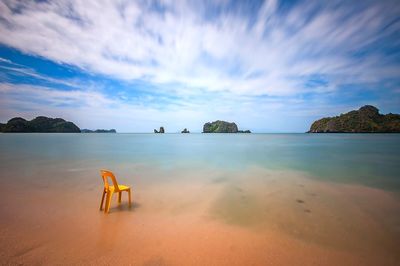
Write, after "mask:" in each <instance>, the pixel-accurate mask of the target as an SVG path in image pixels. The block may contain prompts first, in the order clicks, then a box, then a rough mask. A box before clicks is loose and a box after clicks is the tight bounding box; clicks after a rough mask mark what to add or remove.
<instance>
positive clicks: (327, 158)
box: [0, 134, 400, 192]
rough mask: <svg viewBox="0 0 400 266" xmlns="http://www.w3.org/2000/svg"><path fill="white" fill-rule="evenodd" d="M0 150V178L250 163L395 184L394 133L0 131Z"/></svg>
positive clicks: (398, 160) (399, 187)
mask: <svg viewBox="0 0 400 266" xmlns="http://www.w3.org/2000/svg"><path fill="white" fill-rule="evenodd" d="M0 151H1V154H0V167H1V169H3V174H2V177H3V178H4V174H5V173H7V175H11V176H12V175H18V176H21V175H23V176H25V177H26V178H29V176H30V175H31V173H36V175H37V174H38V173H37V171H38V170H37V169H38V168H43V167H53V168H55V169H57V170H58V171H67V170H71V169H72V170H73V169H75V168H76V169H80V168H82V167H85V166H86V167H88V168H90V169H97V168H100V167H105V168H110V169H118V167H119V166H120V165H142V166H146V167H154V168H159V169H166V170H171V169H172V170H173V169H182V168H185V169H193V171H195V170H196V169H208V168H210V169H211V168H213V169H215V168H217V169H223V170H230V171H246V169H247V168H249V167H254V166H255V167H262V168H267V169H274V170H275V169H276V170H280V169H283V170H296V171H304V172H306V173H308V174H309V175H310V176H311V177H312V178H316V179H321V180H329V181H334V182H343V183H356V184H362V185H367V186H370V187H377V188H383V189H386V190H390V191H397V192H398V191H400V134H157V135H156V134H0ZM35 171H36V172H35ZM72 172H73V171H72ZM96 174H97V173H96ZM189 178H190V177H189Z"/></svg>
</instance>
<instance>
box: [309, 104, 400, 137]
mask: <svg viewBox="0 0 400 266" xmlns="http://www.w3.org/2000/svg"><path fill="white" fill-rule="evenodd" d="M308 133H400V115H398V114H392V113H389V114H386V115H383V114H380V113H379V110H378V108H376V107H374V106H372V105H365V106H363V107H361V108H360V109H359V110H356V111H351V112H348V113H345V114H341V115H340V116H335V117H325V118H322V119H319V120H317V121H315V122H314V123H313V124H312V125H311V128H310V130H309V131H308Z"/></svg>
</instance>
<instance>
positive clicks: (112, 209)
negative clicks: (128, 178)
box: [109, 202, 142, 213]
mask: <svg viewBox="0 0 400 266" xmlns="http://www.w3.org/2000/svg"><path fill="white" fill-rule="evenodd" d="M141 206H142V204H140V203H138V202H132V204H131V206H129V203H128V202H123V203H120V204H118V205H114V206H112V205H111V207H110V211H109V213H113V212H119V211H128V212H134V211H136V210H137V209H138V208H140V207H141Z"/></svg>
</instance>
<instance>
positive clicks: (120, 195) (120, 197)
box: [118, 192, 122, 203]
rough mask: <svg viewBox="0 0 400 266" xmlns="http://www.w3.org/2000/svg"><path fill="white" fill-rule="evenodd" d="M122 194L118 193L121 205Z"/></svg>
mask: <svg viewBox="0 0 400 266" xmlns="http://www.w3.org/2000/svg"><path fill="white" fill-rule="evenodd" d="M121 199H122V192H118V203H121Z"/></svg>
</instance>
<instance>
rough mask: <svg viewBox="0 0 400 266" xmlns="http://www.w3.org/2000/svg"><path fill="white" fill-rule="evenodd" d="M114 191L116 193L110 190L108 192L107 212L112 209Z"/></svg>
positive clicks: (105, 210)
mask: <svg viewBox="0 0 400 266" xmlns="http://www.w3.org/2000/svg"><path fill="white" fill-rule="evenodd" d="M113 193H114V192H113V191H109V192H108V193H107V200H106V208H105V209H104V212H105V213H108V212H109V211H110V206H111V199H112V195H113Z"/></svg>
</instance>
